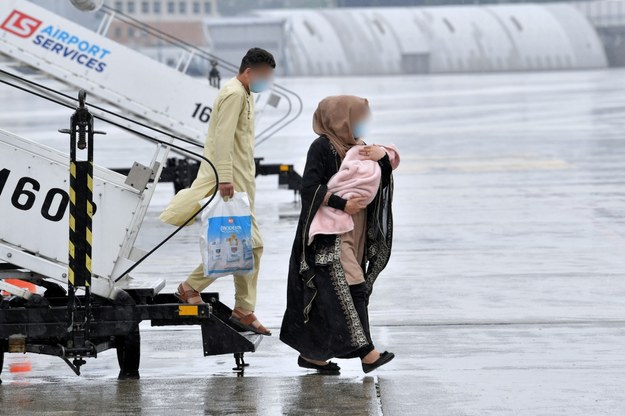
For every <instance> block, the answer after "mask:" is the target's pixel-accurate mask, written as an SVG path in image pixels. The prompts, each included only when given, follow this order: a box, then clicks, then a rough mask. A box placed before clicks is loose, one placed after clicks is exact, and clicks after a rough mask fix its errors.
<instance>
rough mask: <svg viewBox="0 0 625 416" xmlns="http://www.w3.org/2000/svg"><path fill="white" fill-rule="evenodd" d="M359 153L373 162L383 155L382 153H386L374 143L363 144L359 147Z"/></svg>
mask: <svg viewBox="0 0 625 416" xmlns="http://www.w3.org/2000/svg"><path fill="white" fill-rule="evenodd" d="M359 153H360V155H361V156H364V157H365V159H369V160H373V161H374V162H377V161H378V160H380V159H382V158H383V157H384V155H385V154H386V150H384V148H382V147H380V146H377V145H375V144H374V145H368V146H363V147H362V149H360V151H359Z"/></svg>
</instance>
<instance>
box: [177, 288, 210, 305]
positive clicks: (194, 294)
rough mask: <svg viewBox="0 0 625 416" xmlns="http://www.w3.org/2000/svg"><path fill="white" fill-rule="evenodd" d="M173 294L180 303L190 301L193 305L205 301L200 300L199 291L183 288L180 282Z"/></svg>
mask: <svg viewBox="0 0 625 416" xmlns="http://www.w3.org/2000/svg"><path fill="white" fill-rule="evenodd" d="M174 296H175V297H177V298H178V300H179V301H180V302H181V303H190V304H193V305H201V304H203V303H206V302H204V301H203V300H202V295H200V292H198V291H197V290H194V289H187V290H185V289H184V287H183V286H182V283H180V284H179V285H178V290H177V291H176V293H174Z"/></svg>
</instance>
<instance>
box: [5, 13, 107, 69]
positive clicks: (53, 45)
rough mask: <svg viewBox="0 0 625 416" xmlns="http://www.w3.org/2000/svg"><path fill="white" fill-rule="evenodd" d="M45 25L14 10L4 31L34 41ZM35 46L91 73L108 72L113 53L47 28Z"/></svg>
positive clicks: (39, 36) (42, 31) (55, 28)
mask: <svg viewBox="0 0 625 416" xmlns="http://www.w3.org/2000/svg"><path fill="white" fill-rule="evenodd" d="M42 23H43V22H42V21H41V20H39V19H36V18H34V17H32V16H29V15H27V14H26V13H23V12H21V11H19V10H13V11H12V12H11V13H10V14H9V16H8V17H7V18H6V19H5V20H4V22H3V23H2V25H0V29H2V30H5V31H7V32H9V33H12V34H13V35H15V36H18V37H20V38H24V39H28V38H30V37H33V35H35V33H37V30H38V29H39V28H40V27H41V24H42ZM33 44H35V45H37V46H40V47H42V48H44V49H47V50H48V51H50V52H54V53H56V54H58V55H59V56H61V57H62V58H64V59H68V60H70V61H73V62H76V63H77V64H78V65H82V66H84V67H86V68H87V69H92V70H94V71H96V72H103V71H104V70H105V69H106V64H107V63H106V62H105V61H104V58H106V57H107V56H108V55H110V53H111V51H109V50H108V49H105V48H102V47H100V46H99V45H97V44H95V43H93V42H89V41H88V40H86V39H81V38H79V37H78V36H75V35H73V34H71V33H69V32H66V31H65V30H62V29H61V28H59V27H55V26H54V25H48V26H45V27H44V28H43V29H41V30H40V31H39V32H38V33H37V34H36V35H35V36H34V37H33Z"/></svg>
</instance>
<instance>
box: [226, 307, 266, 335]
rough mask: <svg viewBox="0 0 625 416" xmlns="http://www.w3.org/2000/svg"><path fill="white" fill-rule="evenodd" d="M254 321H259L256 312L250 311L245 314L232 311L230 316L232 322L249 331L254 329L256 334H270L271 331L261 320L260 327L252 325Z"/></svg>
mask: <svg viewBox="0 0 625 416" xmlns="http://www.w3.org/2000/svg"><path fill="white" fill-rule="evenodd" d="M254 321H258V318H256V315H254V313H250V314H248V315H243V314H241V313H239V312H237V311H232V315H231V316H230V322H232V323H233V324H235V325H236V326H238V327H239V328H241V329H245V330H247V331H252V332H254V333H256V334H260V335H265V336H270V335H271V331H269V330H268V329H267V328H265V327H264V326H263V325H262V324H261V323H260V322H259V325H258V327H255V326H253V325H252V323H253V322H254Z"/></svg>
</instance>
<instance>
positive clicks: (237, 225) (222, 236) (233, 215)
mask: <svg viewBox="0 0 625 416" xmlns="http://www.w3.org/2000/svg"><path fill="white" fill-rule="evenodd" d="M200 248H201V250H202V263H203V265H204V275H205V276H209V277H221V276H227V275H231V274H234V273H236V274H237V275H245V274H247V273H249V272H251V271H252V270H253V269H254V256H253V255H252V217H251V211H250V202H249V199H248V197H247V193H245V192H236V193H235V194H234V196H233V197H232V198H229V199H228V200H227V201H225V200H224V199H223V198H222V197H221V196H220V195H217V196H216V197H215V199H214V200H213V202H211V203H210V205H209V206H208V207H206V209H204V212H202V232H201V235H200Z"/></svg>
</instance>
